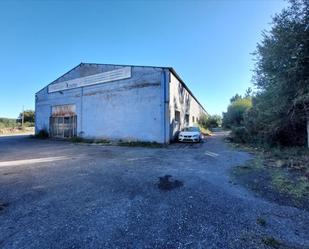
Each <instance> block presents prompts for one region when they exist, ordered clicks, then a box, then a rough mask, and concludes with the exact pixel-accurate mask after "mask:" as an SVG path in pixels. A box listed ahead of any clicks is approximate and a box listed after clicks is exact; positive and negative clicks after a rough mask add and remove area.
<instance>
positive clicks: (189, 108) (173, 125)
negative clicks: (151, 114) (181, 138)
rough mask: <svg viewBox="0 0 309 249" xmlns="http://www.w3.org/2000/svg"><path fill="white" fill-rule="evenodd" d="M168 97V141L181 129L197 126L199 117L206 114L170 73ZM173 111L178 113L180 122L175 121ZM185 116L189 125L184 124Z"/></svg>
mask: <svg viewBox="0 0 309 249" xmlns="http://www.w3.org/2000/svg"><path fill="white" fill-rule="evenodd" d="M169 96H170V100H169V112H170V119H169V120H170V139H171V140H173V139H175V136H176V135H177V133H178V132H179V131H180V130H181V129H183V128H184V127H186V126H195V125H197V120H198V119H199V118H200V117H201V115H203V114H204V115H207V113H206V112H205V111H204V110H203V108H202V107H201V105H200V104H199V103H198V102H197V101H196V100H195V99H194V97H193V96H192V95H191V94H190V93H189V92H188V91H187V90H186V88H185V87H184V86H183V84H182V83H181V82H180V80H178V78H177V77H176V76H175V75H174V74H173V73H172V72H170V81H169ZM175 111H179V112H180V121H176V120H175ZM186 114H187V115H189V123H186V122H185V115H186ZM193 117H194V121H193Z"/></svg>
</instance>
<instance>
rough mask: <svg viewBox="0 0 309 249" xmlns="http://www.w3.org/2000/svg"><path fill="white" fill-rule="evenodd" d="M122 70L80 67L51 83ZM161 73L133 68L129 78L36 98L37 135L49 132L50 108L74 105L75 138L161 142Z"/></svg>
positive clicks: (100, 66) (162, 127)
mask: <svg viewBox="0 0 309 249" xmlns="http://www.w3.org/2000/svg"><path fill="white" fill-rule="evenodd" d="M121 67H122V66H114V65H101V64H81V65H80V66H78V67H76V68H74V69H73V70H71V71H70V72H69V73H67V74H65V75H64V76H63V77H60V78H59V79H57V80H56V81H55V82H53V83H58V82H62V81H66V80H70V79H75V78H79V77H84V76H88V75H92V74H96V73H101V72H106V71H110V70H114V69H119V68H121ZM162 75H163V69H161V68H152V67H132V77H131V78H129V79H124V80H118V81H113V82H107V83H102V84H97V85H93V86H86V87H80V88H76V89H70V90H64V91H60V92H53V93H48V87H45V88H43V89H42V90H41V91H39V92H38V93H37V94H36V132H38V131H39V130H40V129H43V128H45V129H47V130H48V129H49V117H50V115H51V107H52V106H53V105H64V104H75V105H76V113H77V134H79V135H82V136H83V137H89V138H106V139H124V140H143V141H157V142H165V141H164V133H165V132H166V131H165V132H164V115H165V113H164V111H163V109H164V108H162V107H163V105H164V103H165V102H164V96H163V94H164V90H163V89H164V84H163V83H162V79H163V78H164V77H162Z"/></svg>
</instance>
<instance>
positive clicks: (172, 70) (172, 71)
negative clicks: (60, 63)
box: [39, 62, 208, 114]
mask: <svg viewBox="0 0 309 249" xmlns="http://www.w3.org/2000/svg"><path fill="white" fill-rule="evenodd" d="M81 65H109V66H124V67H152V68H162V69H168V70H169V71H170V72H171V73H172V74H173V75H174V76H175V77H176V78H177V79H178V80H179V82H180V83H181V84H182V85H183V87H184V88H185V89H186V90H187V91H188V92H189V94H190V95H191V96H192V98H194V99H195V101H196V102H197V103H198V104H199V105H200V106H201V107H202V109H203V110H204V111H205V112H206V113H207V114H208V112H207V111H206V110H205V108H204V107H203V105H202V104H201V103H200V102H199V101H198V99H197V98H196V97H195V96H194V94H193V93H192V92H191V90H190V89H189V87H188V86H187V85H186V84H185V82H184V81H183V80H182V79H181V77H180V76H179V75H178V74H177V72H176V71H175V69H174V68H173V67H167V66H140V65H127V64H108V63H84V62H81V63H80V64H78V65H77V66H75V67H73V68H72V69H70V70H69V71H67V72H66V73H64V74H63V75H61V76H60V77H58V78H57V79H55V80H54V81H52V82H51V83H50V84H48V85H47V86H49V85H51V84H52V83H54V82H55V81H57V80H58V79H60V78H61V77H63V76H64V75H66V74H68V73H69V72H71V71H73V70H74V69H76V68H77V67H79V66H81ZM45 87H46V86H45ZM45 87H44V88H45ZM44 88H43V89H44ZM43 89H41V90H43ZM41 90H40V91H41ZM40 91H39V92H40Z"/></svg>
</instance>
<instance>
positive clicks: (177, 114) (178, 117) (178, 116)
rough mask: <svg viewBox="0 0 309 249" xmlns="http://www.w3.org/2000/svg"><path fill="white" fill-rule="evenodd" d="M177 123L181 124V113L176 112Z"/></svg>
mask: <svg viewBox="0 0 309 249" xmlns="http://www.w3.org/2000/svg"><path fill="white" fill-rule="evenodd" d="M175 121H176V122H180V112H179V111H175Z"/></svg>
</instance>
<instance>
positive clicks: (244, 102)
mask: <svg viewBox="0 0 309 249" xmlns="http://www.w3.org/2000/svg"><path fill="white" fill-rule="evenodd" d="M235 96H240V97H237V98H236V100H235V98H234V97H235ZM235 96H234V97H233V98H231V102H230V105H229V106H228V108H227V112H225V113H223V126H224V127H225V128H232V127H239V126H243V122H244V113H245V112H246V111H247V110H248V109H249V108H251V107H252V98H251V97H246V98H242V97H241V95H238V94H236V95H235Z"/></svg>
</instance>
